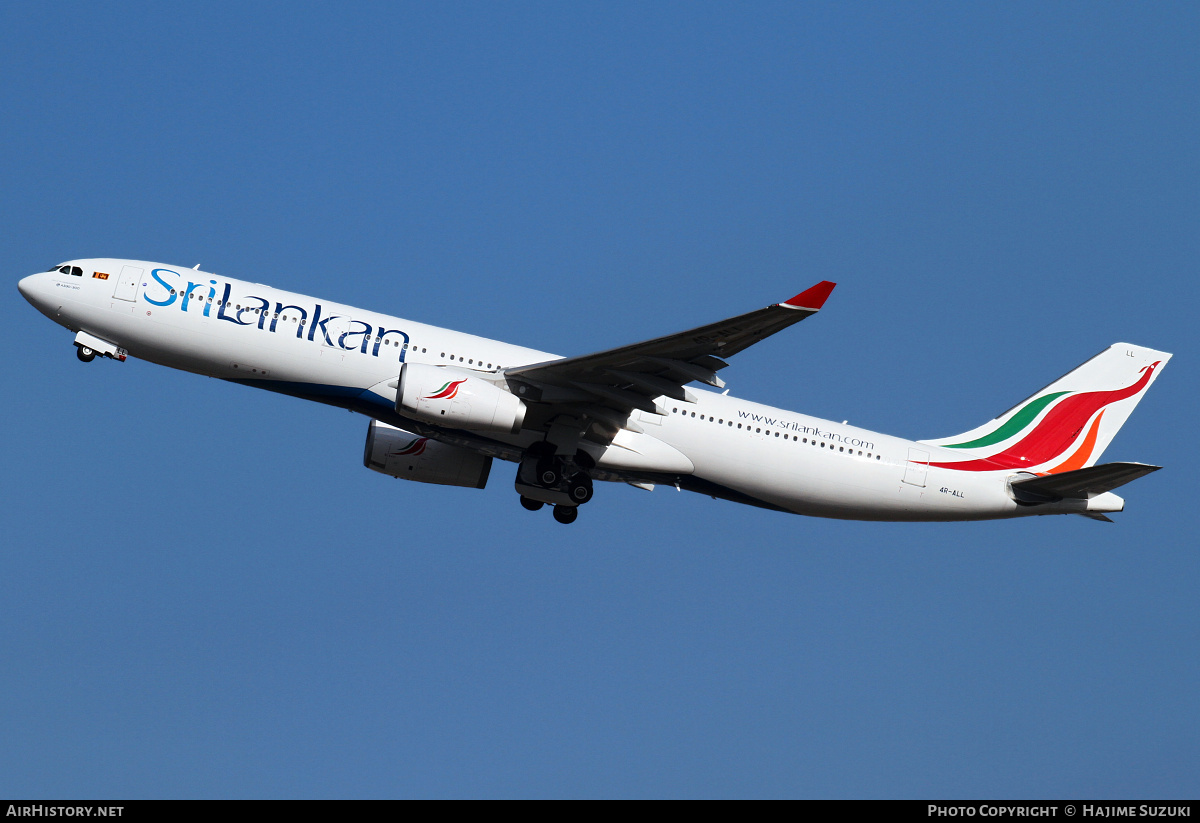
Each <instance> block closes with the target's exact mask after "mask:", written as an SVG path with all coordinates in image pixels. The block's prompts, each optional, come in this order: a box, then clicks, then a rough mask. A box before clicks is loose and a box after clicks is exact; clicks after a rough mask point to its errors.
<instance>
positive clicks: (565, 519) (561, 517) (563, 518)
mask: <svg viewBox="0 0 1200 823" xmlns="http://www.w3.org/2000/svg"><path fill="white" fill-rule="evenodd" d="M578 516H579V509H577V508H576V507H575V506H555V507H554V519H555V520H557V521H558V522H559V523H562V524H564V525H566V524H568V523H574V522H575V518H576V517H578Z"/></svg>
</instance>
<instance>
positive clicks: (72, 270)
mask: <svg viewBox="0 0 1200 823" xmlns="http://www.w3.org/2000/svg"><path fill="white" fill-rule="evenodd" d="M49 271H60V272H62V273H63V274H70V275H74V276H75V277H83V269H81V268H79V266H55V267H54V268H52V269H50V270H49Z"/></svg>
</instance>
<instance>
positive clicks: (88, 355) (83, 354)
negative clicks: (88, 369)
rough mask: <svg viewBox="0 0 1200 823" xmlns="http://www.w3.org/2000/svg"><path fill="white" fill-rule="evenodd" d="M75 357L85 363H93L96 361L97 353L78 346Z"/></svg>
mask: <svg viewBox="0 0 1200 823" xmlns="http://www.w3.org/2000/svg"><path fill="white" fill-rule="evenodd" d="M75 356H76V357H78V358H79V359H80V360H82V361H83V362H84V363H91V362H92V361H93V360H95V359H96V352H95V350H93V349H89V348H88V347H87V346H76V347H75Z"/></svg>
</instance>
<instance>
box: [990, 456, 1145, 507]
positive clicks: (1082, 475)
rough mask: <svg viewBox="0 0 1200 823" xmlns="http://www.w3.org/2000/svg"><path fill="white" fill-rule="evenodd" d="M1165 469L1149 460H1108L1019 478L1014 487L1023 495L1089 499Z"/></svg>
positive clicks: (1051, 498)
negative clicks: (1056, 472)
mask: <svg viewBox="0 0 1200 823" xmlns="http://www.w3.org/2000/svg"><path fill="white" fill-rule="evenodd" d="M1161 468H1162V466H1149V465H1147V464H1145V463H1105V464H1104V465H1101V466H1089V467H1088V468H1086V469H1076V470H1075V471H1069V472H1060V473H1059V474H1049V475H1046V476H1045V477H1031V478H1029V479H1028V480H1017V481H1015V482H1014V483H1013V484H1012V489H1013V491H1014V492H1015V493H1017V494H1018V495H1019V496H1021V497H1026V496H1028V497H1029V498H1034V497H1042V498H1044V499H1047V500H1062V499H1064V498H1075V499H1079V500H1087V499H1089V498H1092V497H1095V496H1097V495H1100V494H1104V493H1105V492H1109V491H1112V490H1113V489H1115V488H1117V487H1118V486H1124V485H1125V484H1126V483H1129V482H1131V481H1133V480H1137V479H1138V478H1139V477H1142V476H1143V475H1147V474H1150V472H1156V471H1158V470H1159V469H1161Z"/></svg>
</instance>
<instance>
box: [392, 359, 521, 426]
mask: <svg viewBox="0 0 1200 823" xmlns="http://www.w3.org/2000/svg"><path fill="white" fill-rule="evenodd" d="M396 411H397V412H399V413H400V414H403V415H405V416H406V417H414V418H416V419H417V420H422V421H424V422H427V423H433V424H435V425H439V426H450V427H452V428H456V429H470V430H472V431H488V432H497V433H500V434H516V433H517V432H519V431H520V430H521V424H522V423H523V422H524V421H525V403H524V402H522V401H521V400H519V399H518V398H517V397H516V396H514V395H513V394H511V393H510V392H508V391H506V390H505V389H503V388H501V387H500V386H497V385H495V384H494V383H490V382H488V381H487V380H484V379H483V378H482V377H480V376H479V374H478V373H477V372H470V371H467V370H465V369H456V368H453V367H447V366H429V365H425V364H422V363H404V364H403V365H402V366H401V367H400V387H399V389H398V390H397V391H396Z"/></svg>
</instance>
